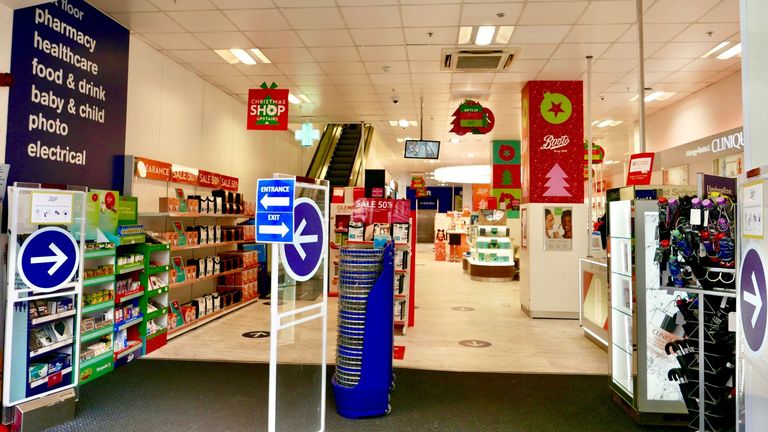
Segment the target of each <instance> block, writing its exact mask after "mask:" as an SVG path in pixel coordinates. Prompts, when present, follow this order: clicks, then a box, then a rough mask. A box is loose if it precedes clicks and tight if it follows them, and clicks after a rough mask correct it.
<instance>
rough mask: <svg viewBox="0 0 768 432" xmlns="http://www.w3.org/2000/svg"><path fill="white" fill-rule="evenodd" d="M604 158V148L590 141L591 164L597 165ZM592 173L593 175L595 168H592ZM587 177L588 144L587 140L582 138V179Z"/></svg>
mask: <svg viewBox="0 0 768 432" xmlns="http://www.w3.org/2000/svg"><path fill="white" fill-rule="evenodd" d="M603 159H605V150H604V149H603V148H602V147H600V146H599V145H597V144H595V143H594V142H593V143H592V165H593V166H594V165H599V164H601V163H603ZM592 175H593V176H594V175H595V169H594V168H592ZM587 179H589V146H588V145H587V140H584V180H587Z"/></svg>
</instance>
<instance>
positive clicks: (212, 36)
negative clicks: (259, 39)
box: [195, 32, 253, 49]
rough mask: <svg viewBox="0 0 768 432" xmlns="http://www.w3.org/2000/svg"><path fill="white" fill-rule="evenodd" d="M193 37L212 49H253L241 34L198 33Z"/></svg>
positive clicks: (249, 41)
mask: <svg viewBox="0 0 768 432" xmlns="http://www.w3.org/2000/svg"><path fill="white" fill-rule="evenodd" d="M195 36H196V37H197V38H198V39H200V41H201V42H203V43H204V44H206V45H208V47H209V48H212V49H229V48H243V49H248V48H253V46H252V44H253V42H251V40H250V39H248V38H247V37H245V35H244V34H242V33H241V32H212V33H205V32H199V33H195Z"/></svg>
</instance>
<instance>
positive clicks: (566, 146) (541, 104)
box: [522, 81, 584, 204]
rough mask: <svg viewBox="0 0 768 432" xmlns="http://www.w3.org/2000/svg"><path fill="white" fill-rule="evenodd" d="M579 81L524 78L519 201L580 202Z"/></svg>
mask: <svg viewBox="0 0 768 432" xmlns="http://www.w3.org/2000/svg"><path fill="white" fill-rule="evenodd" d="M582 89H583V85H582V82H581V81H529V82H528V83H527V84H526V85H525V87H524V88H523V92H522V97H523V139H522V147H523V148H522V153H523V163H522V180H523V181H522V183H523V202H524V203H578V204H581V203H583V202H584V181H583V178H584V172H583V171H584V166H583V165H584V154H583V153H584V110H583V103H582V101H583V90H582Z"/></svg>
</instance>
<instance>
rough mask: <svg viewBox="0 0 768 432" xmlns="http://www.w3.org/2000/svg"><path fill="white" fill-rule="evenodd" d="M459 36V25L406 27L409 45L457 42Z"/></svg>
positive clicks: (406, 38) (406, 39)
mask: <svg viewBox="0 0 768 432" xmlns="http://www.w3.org/2000/svg"><path fill="white" fill-rule="evenodd" d="M430 34H431V35H430ZM458 37H459V28H458V27H422V28H413V27H411V28H406V29H405V41H406V43H407V44H408V45H430V44H455V43H456V40H457V39H458Z"/></svg>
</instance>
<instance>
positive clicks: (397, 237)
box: [392, 223, 411, 243]
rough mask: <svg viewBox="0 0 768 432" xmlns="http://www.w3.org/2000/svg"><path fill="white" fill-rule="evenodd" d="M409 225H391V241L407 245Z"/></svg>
mask: <svg viewBox="0 0 768 432" xmlns="http://www.w3.org/2000/svg"><path fill="white" fill-rule="evenodd" d="M410 232H411V225H410V224H408V223H393V224H392V239H393V240H394V241H395V242H396V243H407V242H408V240H409V239H410Z"/></svg>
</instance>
